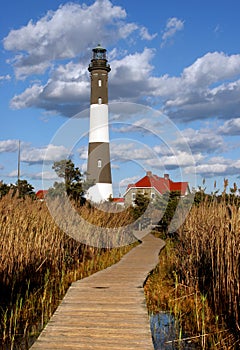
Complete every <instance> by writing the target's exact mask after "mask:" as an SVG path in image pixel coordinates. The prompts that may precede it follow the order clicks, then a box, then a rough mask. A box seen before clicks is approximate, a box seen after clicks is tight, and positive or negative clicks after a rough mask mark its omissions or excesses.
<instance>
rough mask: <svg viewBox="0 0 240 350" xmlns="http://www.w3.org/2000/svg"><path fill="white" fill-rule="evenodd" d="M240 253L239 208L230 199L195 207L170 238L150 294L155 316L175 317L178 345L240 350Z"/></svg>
mask: <svg viewBox="0 0 240 350" xmlns="http://www.w3.org/2000/svg"><path fill="white" fill-rule="evenodd" d="M239 253H240V213H239V208H238V206H236V205H234V204H229V202H226V200H225V198H224V197H223V198H222V200H221V201H216V200H214V198H213V200H210V201H209V199H207V198H206V200H205V201H204V202H201V203H200V204H199V205H198V206H193V207H192V209H191V211H190V213H189V215H188V216H187V218H186V220H185V223H184V224H183V225H182V227H181V228H180V229H179V231H178V235H177V236H176V239H175V240H169V239H168V240H167V244H166V248H165V249H164V250H163V251H162V252H161V254H160V260H159V261H160V262H159V265H158V267H157V269H156V270H155V271H154V273H153V274H152V275H151V276H150V278H149V279H148V281H147V283H146V286H145V293H146V298H147V304H148V308H149V312H150V313H157V312H159V311H167V312H170V313H172V314H173V315H174V317H175V319H176V321H177V323H178V325H179V339H176V342H178V344H182V346H183V344H184V338H185V341H188V342H189V341H191V342H192V343H194V344H195V346H196V348H197V349H198V348H199V349H239V347H240V328H239V317H240V302H239V301H240V295H239V294H240V255H239ZM179 346H180V345H179ZM180 348H181V347H180ZM183 348H184V347H183Z"/></svg>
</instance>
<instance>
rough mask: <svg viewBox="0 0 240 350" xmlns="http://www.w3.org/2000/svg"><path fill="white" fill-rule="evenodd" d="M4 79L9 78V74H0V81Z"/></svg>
mask: <svg viewBox="0 0 240 350" xmlns="http://www.w3.org/2000/svg"><path fill="white" fill-rule="evenodd" d="M4 80H11V76H10V75H9V74H7V75H0V81H4Z"/></svg>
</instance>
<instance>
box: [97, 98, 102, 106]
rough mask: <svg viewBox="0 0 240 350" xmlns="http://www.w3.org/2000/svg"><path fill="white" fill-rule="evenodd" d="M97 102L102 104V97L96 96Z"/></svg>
mask: <svg viewBox="0 0 240 350" xmlns="http://www.w3.org/2000/svg"><path fill="white" fill-rule="evenodd" d="M98 104H99V105H101V104H102V97H98Z"/></svg>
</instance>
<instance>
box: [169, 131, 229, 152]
mask: <svg viewBox="0 0 240 350" xmlns="http://www.w3.org/2000/svg"><path fill="white" fill-rule="evenodd" d="M182 136H183V137H182V138H180V139H177V140H176V141H175V145H176V146H178V147H180V148H181V145H183V147H186V146H185V145H186V143H187V144H188V146H189V148H190V149H191V151H192V152H193V153H198V152H199V153H202V152H205V153H208V154H209V153H212V152H220V151H223V150H224V149H225V148H226V145H225V142H224V140H223V138H222V136H221V135H218V134H216V130H212V129H208V128H206V129H200V130H194V129H191V128H188V129H185V130H183V131H182Z"/></svg>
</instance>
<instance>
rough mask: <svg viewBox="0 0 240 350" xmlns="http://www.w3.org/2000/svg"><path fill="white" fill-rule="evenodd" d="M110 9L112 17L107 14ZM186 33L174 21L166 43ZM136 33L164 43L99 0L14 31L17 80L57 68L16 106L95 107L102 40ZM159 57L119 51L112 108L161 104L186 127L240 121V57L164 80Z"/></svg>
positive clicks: (10, 39) (209, 58) (114, 57)
mask: <svg viewBox="0 0 240 350" xmlns="http://www.w3.org/2000/svg"><path fill="white" fill-rule="evenodd" d="M103 7H104V8H105V11H101V9H102V8H103ZM183 28H184V21H182V20H180V19H178V18H176V17H173V18H170V19H169V20H168V21H167V24H166V28H165V31H164V33H163V36H162V38H163V43H165V42H166V41H168V40H169V39H171V38H172V37H173V36H174V35H175V34H176V33H177V32H178V31H180V30H182V29H183ZM133 33H135V34H136V33H137V34H138V35H139V36H140V37H141V38H142V39H143V40H147V41H149V40H152V39H153V38H154V37H155V36H156V33H154V34H150V33H149V32H148V29H147V28H145V27H143V26H140V25H138V24H136V23H131V22H129V21H128V20H127V13H126V11H125V10H124V9H123V8H122V7H120V6H115V5H113V4H112V3H111V2H110V1H109V0H96V1H95V2H94V3H93V4H92V5H89V6H87V5H80V4H76V3H67V4H65V5H62V6H60V7H59V8H58V9H57V10H56V11H49V12H48V13H47V14H46V15H45V16H43V17H42V18H40V19H39V20H38V21H36V22H33V21H30V22H29V23H28V24H27V25H26V26H24V27H22V28H20V29H16V30H11V31H10V32H9V34H8V36H7V37H6V38H5V39H4V47H5V49H6V50H10V51H13V52H14V54H15V57H13V60H12V61H11V62H12V64H13V65H14V67H15V73H16V77H17V78H25V77H26V76H28V75H32V74H42V73H43V72H45V71H46V69H47V68H48V67H51V70H49V72H48V73H49V79H48V80H47V79H44V83H43V82H42V81H39V82H38V83H32V85H30V86H28V88H27V89H26V90H25V91H23V92H22V93H20V94H19V95H15V96H14V97H13V99H12V101H11V107H12V108H15V109H22V108H31V107H34V108H40V109H43V110H45V111H47V112H49V113H54V114H56V113H58V114H61V115H63V116H67V117H71V116H73V115H75V114H76V113H78V112H79V111H81V110H82V109H85V108H87V107H88V105H89V94H90V79H89V73H88V71H87V66H88V63H89V60H90V55H91V53H90V48H92V47H93V46H95V45H96V43H98V41H101V42H102V43H103V44H104V45H106V47H107V46H110V47H111V46H112V44H116V43H117V42H118V41H119V40H120V39H127V40H128V41H130V39H132V38H133ZM131 36H132V37H131ZM134 38H136V35H135V36H134ZM132 51H133V49H132ZM155 54H156V51H155V50H154V49H149V48H145V49H143V50H142V51H140V52H132V53H130V52H126V51H124V50H123V51H121V50H120V51H119V49H116V47H115V48H114V47H111V52H110V57H111V60H110V65H111V67H112V71H111V73H110V75H109V101H131V102H137V103H144V104H149V103H155V102H156V103H157V105H162V111H163V112H164V113H165V114H167V115H168V116H169V117H170V118H171V119H173V120H174V121H180V122H187V121H192V120H197V119H201V120H203V119H207V118H211V117H215V118H225V119H233V118H238V117H239V112H238V111H239V109H240V100H239V94H240V80H239V76H240V55H238V54H236V55H227V54H225V53H223V52H208V53H206V54H205V55H204V56H202V57H199V58H198V59H197V60H196V61H195V62H193V63H192V65H190V66H189V67H186V68H185V69H183V71H182V73H181V74H180V75H179V76H169V75H167V74H165V75H162V76H157V75H156V74H155V72H154V66H153V64H152V60H153V58H154V56H155Z"/></svg>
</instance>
